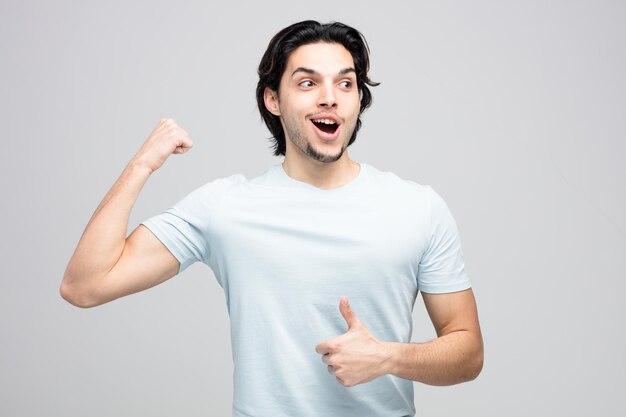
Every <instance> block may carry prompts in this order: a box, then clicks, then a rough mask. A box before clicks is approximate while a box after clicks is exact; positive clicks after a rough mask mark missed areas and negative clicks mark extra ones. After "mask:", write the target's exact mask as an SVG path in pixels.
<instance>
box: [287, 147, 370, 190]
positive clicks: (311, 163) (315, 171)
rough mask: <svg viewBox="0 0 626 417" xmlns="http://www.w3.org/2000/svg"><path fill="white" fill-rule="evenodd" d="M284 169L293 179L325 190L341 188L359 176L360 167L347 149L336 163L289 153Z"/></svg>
mask: <svg viewBox="0 0 626 417" xmlns="http://www.w3.org/2000/svg"><path fill="white" fill-rule="evenodd" d="M283 169H284V170H285V172H286V173H287V175H289V176H290V177H291V178H293V179H295V180H298V181H302V182H306V183H308V184H311V185H312V186H314V187H317V188H321V189H324V190H330V189H332V188H337V187H341V186H342V185H345V184H347V183H349V182H350V181H352V180H353V179H354V178H356V176H357V175H359V171H360V169H361V167H360V165H359V164H358V163H356V162H355V161H353V160H351V159H350V157H349V156H348V150H347V149H346V150H345V151H344V153H343V155H342V156H341V158H339V159H338V160H336V161H335V162H320V161H316V160H314V159H311V158H309V157H305V156H294V153H291V152H287V153H286V155H285V160H284V161H283Z"/></svg>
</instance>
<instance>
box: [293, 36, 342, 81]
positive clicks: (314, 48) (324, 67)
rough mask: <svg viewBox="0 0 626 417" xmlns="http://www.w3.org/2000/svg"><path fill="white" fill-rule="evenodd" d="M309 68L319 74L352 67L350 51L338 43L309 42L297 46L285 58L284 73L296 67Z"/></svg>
mask: <svg viewBox="0 0 626 417" xmlns="http://www.w3.org/2000/svg"><path fill="white" fill-rule="evenodd" d="M300 67H304V68H310V69H312V70H315V71H316V72H319V73H321V74H324V73H329V74H336V73H338V72H339V71H341V70H342V69H345V68H354V60H353V59H352V55H351V54H350V52H349V51H348V50H347V49H346V48H345V47H344V46H343V45H341V44H338V43H326V42H319V43H310V44H307V45H302V46H299V47H297V48H296V49H295V50H294V51H293V52H292V53H291V55H290V56H289V59H288V60H287V67H286V68H285V75H287V76H290V75H291V73H292V72H293V71H294V70H295V69H296V68H300Z"/></svg>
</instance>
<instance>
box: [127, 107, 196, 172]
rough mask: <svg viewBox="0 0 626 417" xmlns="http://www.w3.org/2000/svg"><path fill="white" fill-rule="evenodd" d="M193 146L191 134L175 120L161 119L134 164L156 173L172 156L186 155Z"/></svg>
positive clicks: (136, 156)
mask: <svg viewBox="0 0 626 417" xmlns="http://www.w3.org/2000/svg"><path fill="white" fill-rule="evenodd" d="M192 146H193V142H192V141H191V139H190V138H189V134H188V133H187V132H186V131H185V130H184V129H183V128H181V127H180V126H178V124H177V123H176V121H174V119H161V120H160V121H159V123H158V124H157V125H156V127H155V128H154V130H153V131H152V133H150V136H148V139H146V141H145V142H144V144H143V145H142V146H141V148H140V149H139V151H138V152H137V154H136V155H135V157H134V158H133V162H134V163H135V164H138V165H141V166H145V167H147V168H148V169H149V170H150V172H154V171H156V170H157V169H159V168H160V167H161V165H163V163H164V162H165V160H166V159H167V158H168V156H170V155H171V154H174V153H176V154H178V153H185V152H187V151H188V150H189V149H190V148H191V147H192Z"/></svg>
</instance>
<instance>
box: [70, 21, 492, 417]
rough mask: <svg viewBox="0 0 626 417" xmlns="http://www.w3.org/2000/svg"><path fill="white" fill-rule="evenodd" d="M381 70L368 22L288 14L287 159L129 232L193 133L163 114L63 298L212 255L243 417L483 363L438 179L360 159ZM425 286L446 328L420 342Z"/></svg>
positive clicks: (360, 411)
mask: <svg viewBox="0 0 626 417" xmlns="http://www.w3.org/2000/svg"><path fill="white" fill-rule="evenodd" d="M368 69H369V58H368V49H367V45H366V43H365V40H364V38H363V37H362V35H361V34H360V33H359V32H358V31H356V30H355V29H353V28H351V27H348V26H346V25H343V24H340V23H332V24H325V25H321V24H319V23H317V22H313V21H305V22H300V23H296V24H294V25H291V26H289V27H287V28H285V29H283V30H282V31H281V32H279V33H278V34H277V35H276V36H275V37H274V38H273V39H272V40H271V42H270V44H269V46H268V48H267V51H266V53H265V55H264V57H263V59H262V61H261V64H260V66H259V83H258V86H257V101H258V104H259V110H260V111H261V115H262V117H263V119H264V121H265V122H266V124H267V126H268V128H269V129H270V131H271V132H272V134H273V136H274V140H275V154H276V155H284V156H285V158H284V161H283V163H282V164H277V165H274V166H272V167H270V168H269V169H268V170H267V171H266V172H265V173H264V174H263V175H261V176H259V177H256V178H253V179H250V180H248V179H246V178H245V177H243V176H242V175H233V176H231V177H227V178H222V179H218V180H215V181H212V182H209V183H208V184H206V185H205V186H203V187H200V188H199V189H197V190H195V191H193V192H192V193H190V194H189V195H188V196H186V197H185V198H184V199H183V200H182V201H180V202H179V203H178V204H176V205H175V206H174V207H172V208H170V209H168V210H166V211H165V212H164V213H161V214H160V215H157V216H155V217H153V218H151V219H148V220H147V221H145V222H144V223H143V224H142V225H139V226H138V227H137V228H136V229H135V230H134V231H133V232H132V233H131V234H130V236H128V238H126V237H125V230H126V226H127V222H128V218H129V214H130V211H131V208H132V206H133V204H134V202H135V200H136V198H137V196H138V194H139V191H140V189H141V188H142V186H143V185H144V183H145V182H146V180H147V179H148V177H149V176H150V174H151V173H152V172H154V171H155V170H157V169H158V168H159V167H161V165H162V164H163V163H164V162H165V160H166V159H167V157H168V156H169V155H171V154H172V153H184V152H186V151H187V150H189V149H190V148H191V146H192V142H191V140H190V138H189V135H188V134H187V132H186V131H184V130H183V129H182V128H181V127H179V126H178V125H177V124H176V122H174V121H173V120H171V119H163V120H161V121H160V122H159V123H158V125H157V126H156V128H155V129H154V131H153V132H152V133H151V135H150V136H149V137H148V139H147V140H146V142H145V143H144V144H143V146H142V147H141V149H140V150H139V152H138V153H137V154H136V155H135V157H134V158H133V159H132V160H131V162H130V163H129V164H128V166H127V167H126V168H125V170H124V172H123V173H122V175H121V176H120V178H119V179H118V181H117V182H116V183H115V184H114V186H113V187H112V189H111V190H110V191H109V193H108V194H107V195H106V196H105V198H104V199H103V201H102V203H101V204H100V206H99V207H98V208H97V210H96V212H95V213H94V215H93V217H92V218H91V220H90V221H89V223H88V225H87V227H86V229H85V232H84V234H83V236H82V237H81V239H80V242H79V244H78V246H77V248H76V251H75V253H74V255H73V257H72V259H71V260H70V262H69V264H68V267H67V270H66V273H65V276H64V278H63V283H62V285H61V294H62V296H63V297H64V298H65V299H66V300H68V301H69V302H71V303H72V304H75V305H77V306H81V307H92V306H96V305H99V304H102V303H106V302H108V301H111V300H114V299H116V298H119V297H122V296H125V295H128V294H132V293H135V292H138V291H141V290H144V289H147V288H149V287H152V286H154V285H157V284H159V283H161V282H163V281H165V280H167V279H169V278H170V277H172V276H174V275H176V274H177V273H179V272H181V271H182V270H184V269H185V268H186V267H188V266H189V265H190V264H192V263H193V262H196V261H202V262H204V263H206V264H207V265H208V266H210V267H211V269H212V270H213V272H214V274H215V276H216V278H217V279H218V281H219V283H220V285H221V286H222V287H223V289H224V293H225V295H226V302H227V306H228V312H229V315H230V321H231V337H232V344H233V360H234V365H235V373H234V404H233V413H234V415H235V416H246V417H250V416H254V417H259V416H272V417H279V416H295V415H298V416H360V417H361V416H413V415H414V414H415V408H414V404H413V385H412V381H420V382H423V383H426V384H433V385H450V384H455V383H460V382H464V381H469V380H472V379H474V378H475V377H476V376H477V375H478V374H479V372H480V370H481V368H482V360H483V359H482V358H483V347H482V337H481V333H480V328H479V323H478V318H477V312H476V305H475V301H474V296H473V293H472V290H471V288H470V284H469V280H468V277H467V274H466V272H465V269H464V261H463V256H462V252H461V246H460V240H459V238H458V233H457V229H456V226H455V223H454V220H453V218H452V215H451V214H450V211H449V210H448V208H447V206H446V205H445V203H444V202H443V200H442V199H441V197H439V196H438V195H437V194H436V193H435V192H434V191H433V190H432V189H431V188H430V187H427V186H422V185H419V184H416V183H413V182H411V181H406V180H402V179H400V178H398V177H397V176H395V175H394V174H392V173H385V172H381V171H378V170H376V169H375V168H374V167H372V166H370V165H367V164H364V163H357V162H355V161H353V160H351V159H350V158H349V155H348V150H347V147H348V145H350V144H351V143H353V142H354V140H355V139H356V133H357V131H358V128H359V126H360V119H359V116H360V114H361V113H362V112H363V111H364V110H365V109H366V108H367V107H368V106H369V104H370V102H371V94H370V91H369V89H368V85H370V86H373V85H376V83H374V82H372V81H371V80H370V79H369V78H368V76H367V71H368ZM418 291H422V296H423V299H424V302H425V306H426V308H427V310H428V313H429V315H430V317H431V320H432V322H433V325H434V327H435V329H436V331H437V336H438V337H437V338H436V339H434V340H431V341H429V342H426V343H409V342H410V338H411V330H412V320H411V313H412V310H413V305H414V303H415V299H416V296H417V293H418ZM348 297H349V299H348ZM349 301H351V302H352V303H350V302H349ZM351 304H352V305H353V306H354V310H353V309H352V307H351Z"/></svg>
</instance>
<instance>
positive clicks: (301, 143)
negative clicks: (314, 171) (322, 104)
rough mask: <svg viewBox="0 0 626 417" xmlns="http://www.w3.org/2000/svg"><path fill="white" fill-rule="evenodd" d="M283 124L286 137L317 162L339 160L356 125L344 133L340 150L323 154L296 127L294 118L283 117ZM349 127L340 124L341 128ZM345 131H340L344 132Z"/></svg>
mask: <svg viewBox="0 0 626 417" xmlns="http://www.w3.org/2000/svg"><path fill="white" fill-rule="evenodd" d="M283 126H284V128H285V129H284V130H285V136H286V139H287V140H289V141H290V142H291V143H292V144H293V145H294V146H295V147H296V148H298V149H299V150H300V151H301V152H302V153H304V154H305V155H306V156H308V157H309V158H311V159H314V160H316V161H319V162H324V163H330V162H335V161H337V160H339V158H341V157H342V156H343V153H344V152H345V150H346V148H347V147H348V142H349V141H350V138H351V137H352V133H353V132H354V128H355V126H356V122H354V125H353V126H352V128H351V129H349V132H348V133H349V135H346V137H345V139H344V141H343V143H342V144H341V150H340V151H339V152H337V153H336V154H334V155H333V154H325V153H321V152H319V151H318V150H317V149H315V148H314V147H313V145H312V144H311V142H312V141H310V140H308V139H307V138H306V136H305V135H304V133H303V132H302V130H301V129H300V128H299V127H298V123H297V121H295V120H292V119H289V118H283ZM346 127H349V126H347V124H345V123H344V124H342V129H343V128H346ZM345 133H346V132H345V131H344V132H342V134H345Z"/></svg>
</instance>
